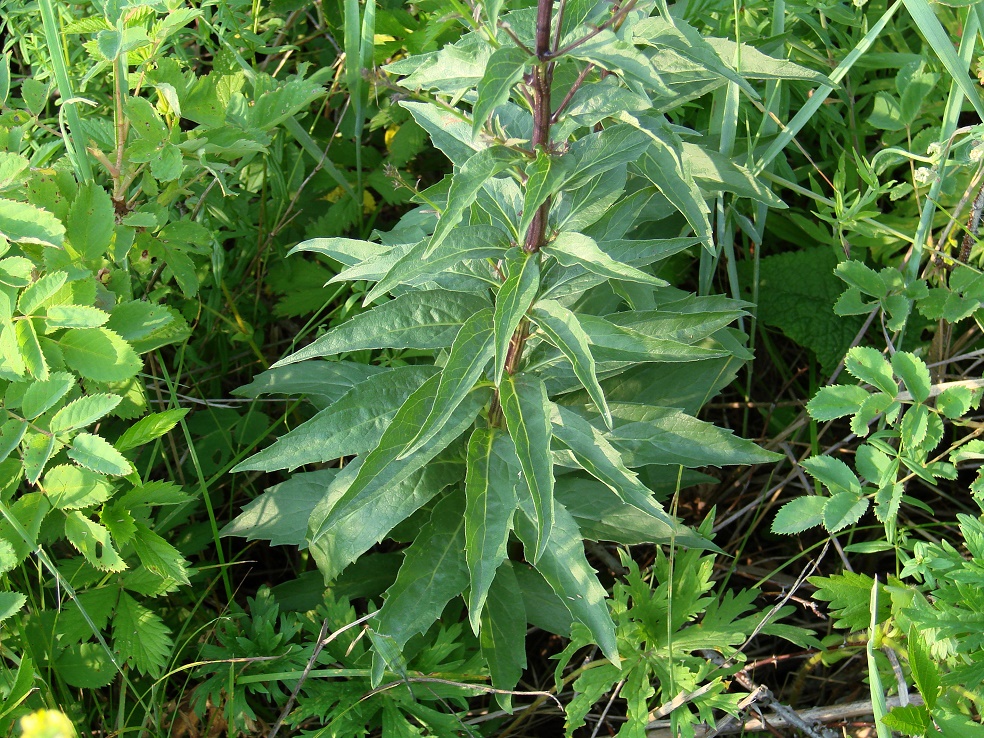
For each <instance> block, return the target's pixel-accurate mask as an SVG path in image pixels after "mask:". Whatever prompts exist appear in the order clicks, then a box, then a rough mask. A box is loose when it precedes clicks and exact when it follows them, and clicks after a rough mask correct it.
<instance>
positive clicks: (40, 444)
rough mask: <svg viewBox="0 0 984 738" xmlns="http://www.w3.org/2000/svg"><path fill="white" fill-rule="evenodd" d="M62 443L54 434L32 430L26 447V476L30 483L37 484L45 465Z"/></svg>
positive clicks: (24, 447)
mask: <svg viewBox="0 0 984 738" xmlns="http://www.w3.org/2000/svg"><path fill="white" fill-rule="evenodd" d="M61 447H62V445H61V444H60V443H59V442H58V439H57V438H55V436H54V435H51V436H48V435H45V434H42V433H33V432H30V433H29V434H28V436H27V441H26V443H25V444H24V446H23V449H24V478H25V479H27V481H28V482H29V483H30V484H37V482H38V479H39V478H40V477H41V473H42V472H43V471H44V467H45V466H46V465H47V463H48V462H49V461H51V457H52V456H54V455H55V454H56V453H57V452H58V450H59V449H61Z"/></svg>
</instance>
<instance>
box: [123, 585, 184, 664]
mask: <svg viewBox="0 0 984 738" xmlns="http://www.w3.org/2000/svg"><path fill="white" fill-rule="evenodd" d="M170 633H171V631H170V629H169V628H168V627H167V626H166V625H164V621H163V620H161V617H160V615H158V614H157V613H155V612H153V611H152V610H148V609H147V608H146V607H144V606H143V605H141V604H139V603H138V602H137V601H136V600H135V599H133V598H132V597H131V596H130V595H128V594H127V593H126V592H122V593H121V594H120V599H119V602H118V603H117V605H116V614H115V615H113V647H114V648H116V649H118V651H119V658H120V659H122V660H123V661H127V662H129V663H131V664H133V666H135V667H136V669H137V671H139V672H140V673H142V674H147V675H149V676H151V677H154V678H157V677H159V676H160V674H161V671H162V670H163V669H164V666H165V665H166V664H167V661H168V658H169V657H170V655H171V649H172V648H174V642H173V641H172V640H171V637H170Z"/></svg>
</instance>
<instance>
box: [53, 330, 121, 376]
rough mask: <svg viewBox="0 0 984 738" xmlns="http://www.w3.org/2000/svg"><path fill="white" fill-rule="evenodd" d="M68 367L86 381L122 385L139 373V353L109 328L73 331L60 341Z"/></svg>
mask: <svg viewBox="0 0 984 738" xmlns="http://www.w3.org/2000/svg"><path fill="white" fill-rule="evenodd" d="M58 345H59V346H60V347H61V349H62V353H63V355H64V357H65V364H66V365H67V366H68V368H69V369H73V370H75V371H77V372H78V373H79V374H81V375H82V376H83V377H85V378H86V379H94V380H96V381H97V382H119V381H122V380H124V379H129V378H130V377H132V376H134V375H135V374H136V373H137V372H138V371H139V370H140V366H141V363H140V359H139V358H138V357H137V354H136V352H134V350H133V349H132V348H131V347H130V345H129V344H128V343H126V342H125V341H124V340H123V339H122V338H120V337H119V336H118V335H117V334H116V333H114V332H113V331H111V330H109V329H108V328H73V329H70V330H68V331H66V332H65V335H63V336H62V337H61V338H60V339H59V340H58Z"/></svg>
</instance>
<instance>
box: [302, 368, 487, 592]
mask: <svg viewBox="0 0 984 738" xmlns="http://www.w3.org/2000/svg"><path fill="white" fill-rule="evenodd" d="M438 381H439V380H438V378H437V377H431V378H430V379H428V380H427V381H426V382H424V384H423V385H421V387H420V388H419V389H418V390H417V391H415V392H414V393H413V394H412V395H410V397H409V398H407V401H406V402H405V403H404V404H403V406H402V407H401V408H400V410H399V411H398V412H397V414H396V415H395V416H394V417H393V422H392V423H390V425H389V427H388V428H387V429H386V431H385V432H384V433H383V435H382V437H381V438H380V440H379V445H378V446H377V447H376V448H375V449H373V450H372V451H371V452H369V453H368V454H367V455H366V456H365V459H364V460H363V461H361V463H358V464H349V466H347V467H346V468H345V469H344V470H343V471H342V473H340V474H339V475H338V476H337V477H336V478H335V481H334V482H333V483H332V485H331V486H330V487H329V489H328V492H327V495H326V498H325V501H324V503H323V504H321V505H319V506H318V507H317V508H316V509H315V510H314V512H313V513H311V520H310V521H309V524H308V531H309V535H308V540H309V541H310V542H311V549H312V551H313V552H314V555H315V558H316V560H317V561H318V568H319V569H321V572H322V574H324V576H325V578H326V580H328V579H331V578H332V577H334V575H335V574H337V573H338V572H339V571H341V570H342V568H344V567H345V566H346V565H348V564H349V563H351V562H352V561H354V560H355V558H356V557H357V556H359V555H360V554H362V553H364V552H365V551H366V550H368V549H369V547H371V546H372V545H374V544H375V543H376V542H377V541H379V540H380V539H381V538H382V537H383V536H384V535H386V533H388V532H389V531H390V530H391V529H392V528H393V526H394V525H396V524H397V523H399V522H400V521H402V520H403V519H404V518H405V517H407V516H408V515H410V514H411V513H412V512H414V511H415V510H416V509H417V508H418V507H420V506H421V505H423V504H424V503H425V502H427V500H429V499H430V498H431V497H433V496H434V495H435V494H437V493H438V492H439V491H440V490H441V489H443V487H445V486H447V485H448V484H451V483H452V482H453V481H455V478H454V477H452V478H450V479H449V478H448V473H449V472H448V471H447V464H448V463H450V462H445V463H444V464H438V463H433V462H432V463H430V464H428V462H431V460H432V459H433V458H434V457H435V456H437V454H438V453H440V452H441V451H442V450H443V449H444V448H446V447H447V446H448V445H449V444H450V443H451V442H452V441H454V440H455V439H456V438H457V437H458V436H460V435H461V434H462V432H464V430H465V429H466V428H467V427H468V426H469V425H471V423H472V422H473V421H474V419H475V416H476V415H477V414H478V411H479V410H480V409H481V407H482V406H483V405H484V404H485V403H486V402H487V401H488V399H489V395H490V390H488V389H476V390H474V391H472V392H471V393H469V394H468V396H467V397H466V398H465V399H464V401H463V402H462V403H461V404H460V405H458V407H457V409H456V410H455V411H454V413H452V415H451V417H450V418H449V419H448V421H447V423H445V424H444V426H443V427H442V428H441V430H440V432H439V433H438V434H437V435H435V436H434V438H432V439H431V440H430V441H429V442H428V443H427V444H426V445H425V446H424V447H422V448H421V449H420V450H419V451H417V452H416V453H414V454H411V455H410V456H408V457H406V458H404V459H399V458H398V457H399V456H400V454H401V453H402V452H403V450H404V449H405V448H406V447H407V446H408V445H409V444H410V442H411V441H412V440H413V438H414V436H416V434H417V431H418V430H419V429H420V427H421V425H422V424H423V422H424V421H425V420H426V419H427V416H428V414H429V413H430V409H431V407H432V406H433V403H434V397H435V395H436V394H437V385H438ZM425 466H426V467H427V470H428V471H429V472H430V471H431V470H433V474H434V475H436V476H432V477H428V476H427V475H423V476H422V477H420V478H419V479H417V480H416V481H415V482H412V483H411V485H410V486H409V488H408V489H401V484H402V483H403V482H404V481H405V480H407V479H408V478H409V477H410V476H411V475H413V474H414V473H415V472H417V471H418V470H420V469H421V468H422V467H425ZM452 466H455V467H457V468H456V469H454V472H453V473H454V474H460V473H461V472H463V471H464V470H463V469H460V460H459V463H458V464H452ZM442 469H443V470H444V474H443V475H442V474H441V471H442ZM350 470H352V471H350ZM457 478H458V479H460V476H459V477H457ZM434 479H437V480H438V481H440V483H441V484H440V486H438V485H437V484H436V483H435V481H434Z"/></svg>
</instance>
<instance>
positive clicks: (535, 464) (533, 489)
mask: <svg viewBox="0 0 984 738" xmlns="http://www.w3.org/2000/svg"><path fill="white" fill-rule="evenodd" d="M499 402H500V403H501V407H502V415H503V417H504V418H505V420H506V428H507V429H508V430H509V437H510V438H512V440H513V444H514V445H515V448H516V456H517V457H518V458H519V465H520V467H522V469H523V478H524V479H525V480H526V489H527V490H528V491H529V497H528V499H529V500H530V502H531V503H532V505H533V510H534V511H535V515H534V518H535V520H536V538H535V539H534V540H533V541H530V542H529V545H530V553H531V554H532V561H533V563H534V564H535V563H536V562H537V561H539V559H540V557H541V556H543V554H544V553H545V551H546V549H547V546H548V541H549V539H550V529H551V528H552V527H553V519H554V512H553V510H554V494H553V486H554V474H553V461H552V459H551V456H550V436H551V429H550V409H549V408H550V401H549V400H548V399H547V388H546V387H545V386H544V384H543V382H542V381H541V380H540V379H538V378H536V377H530V376H527V375H520V376H512V375H507V376H506V378H505V379H503V380H502V384H500V385H499ZM521 497H523V498H526V496H525V495H521Z"/></svg>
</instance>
